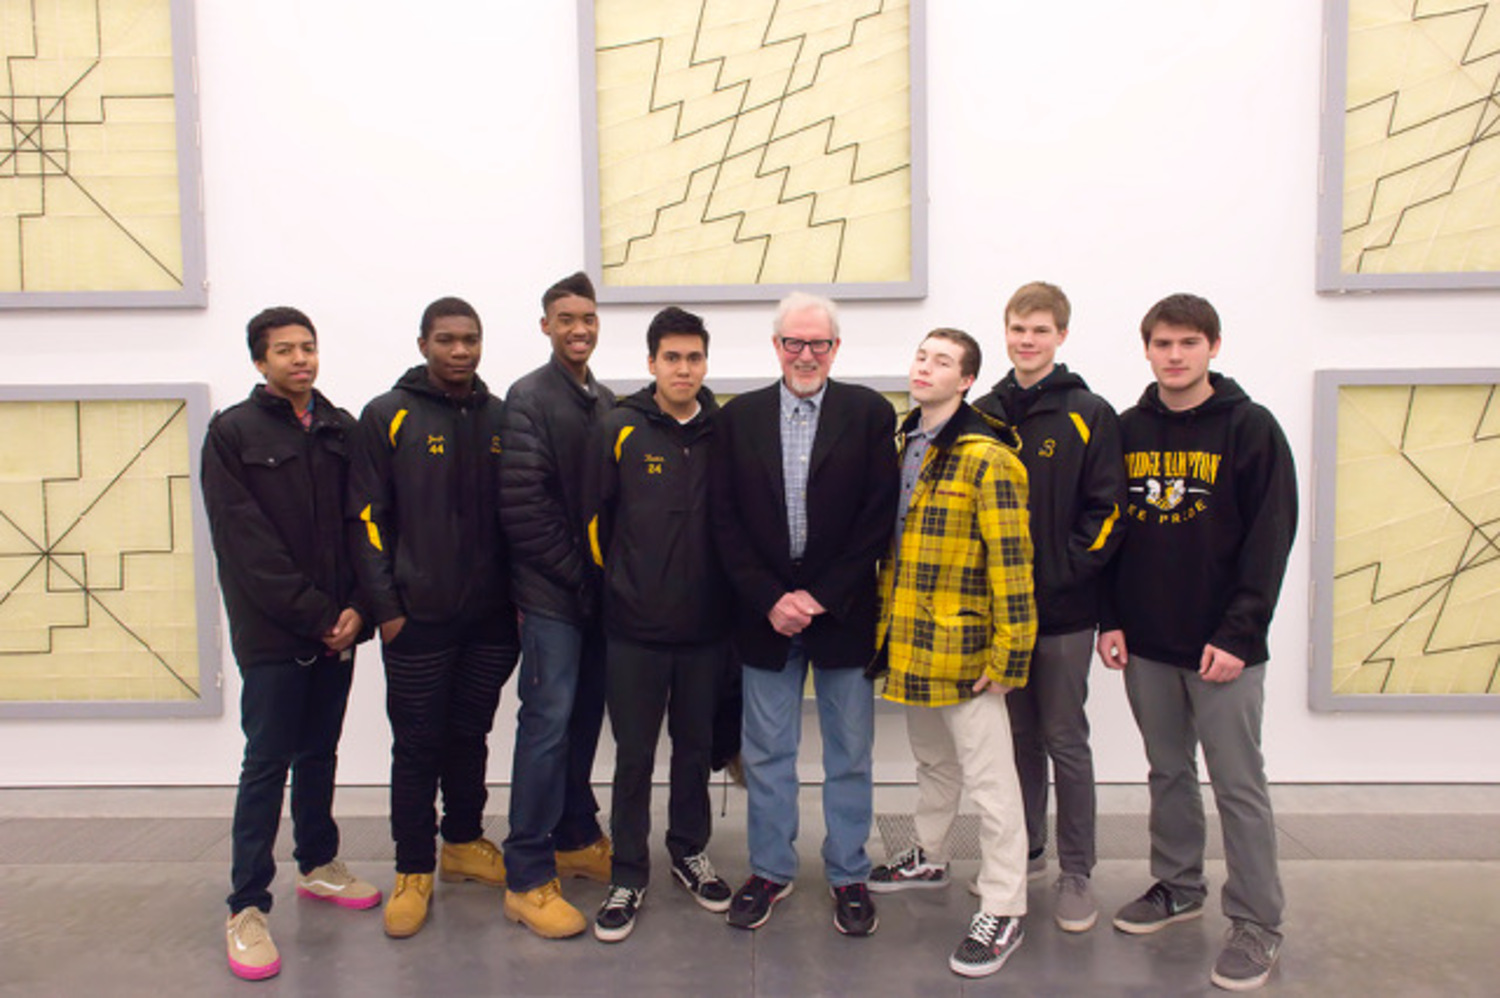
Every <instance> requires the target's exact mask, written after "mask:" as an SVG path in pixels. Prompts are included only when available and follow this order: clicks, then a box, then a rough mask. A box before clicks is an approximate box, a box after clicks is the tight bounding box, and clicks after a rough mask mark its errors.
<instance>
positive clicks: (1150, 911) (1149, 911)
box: [1114, 881, 1203, 936]
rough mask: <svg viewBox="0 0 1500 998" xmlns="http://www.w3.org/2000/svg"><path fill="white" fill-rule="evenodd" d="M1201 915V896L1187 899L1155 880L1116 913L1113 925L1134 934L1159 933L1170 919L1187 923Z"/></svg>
mask: <svg viewBox="0 0 1500 998" xmlns="http://www.w3.org/2000/svg"><path fill="white" fill-rule="evenodd" d="M1202 914H1203V901H1202V899H1201V898H1200V899H1198V900H1190V899H1188V898H1184V897H1178V896H1177V895H1175V894H1173V893H1172V888H1170V887H1168V886H1167V885H1166V884H1163V883H1161V882H1160V881H1158V882H1157V883H1154V884H1152V885H1151V889H1150V890H1148V891H1146V893H1144V894H1142V895H1141V896H1140V897H1138V898H1136V899H1135V900H1134V901H1132V902H1130V903H1129V904H1127V905H1126V906H1125V907H1123V908H1121V909H1120V910H1119V911H1117V912H1115V920H1114V926H1115V928H1117V929H1119V930H1120V931H1121V932H1128V933H1130V934H1131V935H1133V936H1146V935H1150V934H1151V933H1153V932H1160V931H1161V930H1162V929H1165V928H1166V927H1167V926H1169V925H1171V924H1172V923H1173V922H1186V921H1187V920H1188V919H1190V918H1198V917H1200V916H1201V915H1202Z"/></svg>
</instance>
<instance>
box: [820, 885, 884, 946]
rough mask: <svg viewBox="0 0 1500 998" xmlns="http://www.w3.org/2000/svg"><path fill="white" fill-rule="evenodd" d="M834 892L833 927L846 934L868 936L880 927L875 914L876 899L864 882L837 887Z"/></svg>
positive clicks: (878, 918)
mask: <svg viewBox="0 0 1500 998" xmlns="http://www.w3.org/2000/svg"><path fill="white" fill-rule="evenodd" d="M832 894H833V927H834V928H835V929H838V930H839V931H840V932H842V933H843V934H844V935H846V936H868V935H871V934H873V933H874V932H875V930H876V929H878V928H879V927H880V917H879V916H878V915H876V914H875V899H874V898H872V897H870V891H869V888H867V887H865V885H864V884H845V885H844V886H843V887H835V888H833V890H832Z"/></svg>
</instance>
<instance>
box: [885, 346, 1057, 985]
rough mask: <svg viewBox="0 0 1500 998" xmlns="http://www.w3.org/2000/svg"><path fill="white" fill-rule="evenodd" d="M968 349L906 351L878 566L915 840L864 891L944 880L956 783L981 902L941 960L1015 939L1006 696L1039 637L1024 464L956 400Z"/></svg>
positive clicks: (1016, 795) (1020, 842)
mask: <svg viewBox="0 0 1500 998" xmlns="http://www.w3.org/2000/svg"><path fill="white" fill-rule="evenodd" d="M980 358H981V355H980V349H979V344H978V343H976V342H975V341H974V339H973V337H971V336H969V335H968V334H967V333H964V332H961V331H959V330H956V329H938V330H934V331H933V332H932V333H929V334H928V336H927V338H926V339H924V340H923V341H922V343H921V345H920V346H919V347H918V348H917V355H916V358H915V360H913V362H912V366H911V375H910V388H911V397H912V401H913V402H915V403H916V404H917V408H916V409H915V410H914V411H913V412H912V413H911V415H909V416H908V417H907V419H906V421H905V422H904V423H903V424H902V426H901V430H900V432H899V434H898V442H899V446H900V449H901V502H900V505H899V507H898V512H897V518H896V531H895V535H894V540H893V542H892V550H891V554H890V557H888V558H887V559H886V561H885V563H884V565H883V566H882V569H881V580H880V593H881V615H880V624H879V628H878V630H877V632H876V646H877V648H878V649H879V652H878V656H877V659H876V664H877V666H878V667H880V668H888V669H889V675H888V676H887V678H886V686H885V694H884V695H885V698H886V699H887V700H892V701H895V702H897V703H902V704H905V705H906V722H907V733H908V735H909V736H910V739H911V747H912V754H913V755H914V756H915V757H916V761H917V809H916V842H915V843H914V844H913V846H912V847H911V848H910V849H908V850H906V851H905V852H904V853H902V854H900V855H898V856H896V857H894V858H893V859H891V861H890V862H888V863H886V864H885V865H884V866H879V867H876V868H875V869H874V870H873V871H872V872H871V874H870V889H871V890H872V891H877V892H883V891H895V890H903V889H907V888H914V887H943V886H946V885H947V883H948V880H949V877H948V862H947V855H948V841H947V840H948V832H949V829H950V828H951V827H952V825H953V819H954V818H955V817H956V816H957V814H958V803H959V795H960V794H961V793H962V792H965V791H966V792H967V793H968V795H969V798H970V800H971V801H973V803H974V805H975V806H976V807H977V808H978V810H979V813H980V851H981V858H980V867H979V878H978V881H977V884H978V892H979V897H980V909H979V912H978V914H976V915H975V916H974V918H973V919H972V921H971V922H970V925H969V932H968V935H967V936H965V938H964V939H963V941H962V942H960V943H959V945H958V948H957V949H956V950H954V952H953V955H952V956H951V957H950V958H949V961H948V966H949V967H950V968H951V969H952V970H953V971H954V972H955V973H957V974H961V975H963V976H966V977H981V976H984V975H986V974H992V973H994V972H995V971H997V970H999V969H1000V967H1001V966H1002V965H1003V964H1004V963H1005V961H1006V959H1007V958H1008V957H1009V956H1010V954H1011V953H1012V952H1014V951H1015V948H1016V946H1018V945H1019V944H1020V942H1021V936H1022V932H1021V916H1023V915H1024V914H1025V913H1026V827H1025V815H1024V810H1023V807H1022V802H1021V788H1020V782H1019V781H1018V779H1017V777H1016V768H1015V761H1014V753H1013V750H1012V748H1011V734H1010V716H1009V713H1008V712H1007V710H1006V708H1005V694H1006V693H1008V692H1009V691H1010V690H1012V689H1015V688H1017V687H1021V686H1024V685H1025V684H1026V679H1027V673H1028V669H1029V667H1030V662H1031V649H1032V646H1033V644H1035V642H1036V605H1035V602H1034V601H1033V598H1032V576H1031V553H1032V552H1031V531H1030V525H1029V521H1028V517H1027V511H1026V469H1025V467H1024V466H1023V465H1022V464H1021V461H1020V458H1019V457H1017V456H1016V450H1017V447H1018V441H1017V439H1016V436H1015V433H1014V431H1013V430H1011V429H1010V428H1009V427H1007V426H1005V425H1004V424H1001V423H999V422H997V421H995V420H993V419H991V418H989V417H987V416H984V415H982V414H981V413H979V412H978V411H977V410H975V409H973V408H972V407H970V406H969V405H968V404H966V403H965V402H964V394H965V393H966V392H967V391H968V390H969V388H970V387H971V386H972V385H973V384H974V379H975V378H976V377H977V375H978V374H979V365H980Z"/></svg>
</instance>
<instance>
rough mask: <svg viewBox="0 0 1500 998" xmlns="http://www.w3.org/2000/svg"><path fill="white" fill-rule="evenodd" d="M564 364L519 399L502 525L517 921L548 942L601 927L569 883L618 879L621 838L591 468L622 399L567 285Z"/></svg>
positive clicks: (509, 432) (582, 296)
mask: <svg viewBox="0 0 1500 998" xmlns="http://www.w3.org/2000/svg"><path fill="white" fill-rule="evenodd" d="M541 328H542V333H543V334H544V335H546V336H547V338H548V339H549V340H550V341H551V342H552V357H551V358H550V359H549V360H548V361H547V363H545V364H543V365H542V366H541V367H539V368H537V369H536V370H535V371H532V372H531V373H530V374H527V375H525V376H524V377H522V378H520V379H518V380H517V381H516V383H515V384H513V385H511V387H510V396H509V398H508V399H507V400H506V406H505V433H504V443H505V455H504V457H503V458H502V459H501V467H502V468H503V470H504V478H503V480H502V482H501V486H500V519H501V522H502V524H503V525H504V528H505V535H506V537H507V538H508V539H509V541H510V546H511V552H512V568H513V571H514V575H513V577H512V579H511V595H512V597H513V598H514V599H515V602H516V608H517V609H518V610H520V612H521V614H522V618H521V645H522V649H523V650H524V652H525V654H524V656H523V657H522V660H521V681H520V694H521V709H520V712H519V713H518V714H517V717H516V753H515V760H514V764H513V765H514V776H513V777H512V779H511V791H510V834H509V835H508V836H507V837H506V839H505V861H506V863H507V864H508V867H509V880H510V883H509V886H508V887H507V888H506V891H505V914H506V917H507V918H510V919H511V920H513V921H517V922H521V923H522V924H524V925H526V926H527V927H528V928H529V929H531V930H532V931H533V932H535V933H537V934H538V935H540V936H543V937H544V938H548V939H560V938H564V937H567V936H576V935H578V934H579V933H580V932H582V931H583V930H584V929H586V928H588V920H587V919H586V918H584V916H583V912H581V911H579V910H578V909H577V908H575V907H573V905H571V904H570V903H568V901H567V899H566V898H564V897H563V896H562V885H561V882H560V877H569V876H576V877H588V878H590V879H593V880H598V881H601V882H606V883H607V882H608V881H609V875H610V873H609V864H610V846H609V839H608V837H607V836H605V834H604V832H603V830H601V829H600V827H599V819H598V817H597V814H598V811H599V805H598V802H597V801H595V800H594V791H593V788H592V787H591V786H590V785H589V778H590V775H591V773H592V772H593V768H594V752H595V750H596V749H597V747H598V744H599V730H600V728H601V727H602V725H603V723H604V631H603V630H602V629H601V628H600V626H599V605H598V604H599V596H598V592H597V588H598V586H597V581H596V579H595V576H594V571H593V567H592V559H591V558H590V557H589V550H588V541H587V539H586V538H585V537H584V530H583V528H584V519H583V489H584V484H583V480H584V466H585V464H586V463H587V459H588V455H589V448H588V443H589V438H590V435H591V434H592V432H593V429H594V427H595V426H596V425H597V424H598V422H599V420H600V419H601V418H603V416H604V414H605V413H606V412H608V411H609V410H610V409H613V408H614V405H615V397H614V394H613V393H612V392H611V391H610V390H609V389H608V388H605V387H604V386H603V385H601V384H599V382H597V381H596V380H594V375H593V373H592V372H591V371H590V370H589V357H591V356H592V355H593V353H594V347H595V345H596V344H597V343H598V341H599V313H598V309H597V308H596V307H595V304H594V285H593V283H592V282H591V281H590V280H589V278H588V275H587V274H583V273H577V274H573V275H571V276H568V277H565V278H563V279H562V280H560V281H558V282H557V283H556V284H554V285H552V287H550V288H548V289H547V290H546V291H545V292H544V293H543V294H542V319H541Z"/></svg>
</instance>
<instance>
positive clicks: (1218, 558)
mask: <svg viewBox="0 0 1500 998" xmlns="http://www.w3.org/2000/svg"><path fill="white" fill-rule="evenodd" d="M1141 338H1142V339H1143V340H1144V341H1145V344H1146V359H1147V360H1149V361H1150V362H1151V370H1152V373H1153V374H1155V375H1156V382H1155V384H1152V385H1150V386H1148V387H1147V388H1146V391H1145V393H1144V394H1143V395H1142V396H1141V400H1140V401H1139V402H1137V403H1136V405H1135V406H1134V407H1133V408H1131V409H1127V410H1126V411H1125V413H1124V414H1123V415H1122V416H1121V417H1120V428H1121V432H1122V436H1123V440H1124V448H1125V467H1126V474H1127V476H1128V477H1129V488H1130V497H1129V500H1128V506H1127V508H1126V516H1127V517H1128V519H1129V523H1130V529H1129V530H1128V531H1126V534H1125V540H1124V543H1123V544H1122V545H1121V547H1120V554H1119V557H1118V558H1116V559H1115V562H1114V564H1113V566H1112V569H1111V574H1112V575H1113V577H1114V584H1113V585H1112V586H1110V587H1107V589H1106V600H1105V605H1104V612H1103V619H1102V620H1101V623H1100V632H1101V633H1100V635H1099V655H1100V657H1101V658H1103V659H1104V664H1105V665H1107V666H1109V667H1110V668H1112V669H1123V670H1124V671H1125V691H1126V693H1127V695H1128V696H1129V698H1130V707H1131V710H1132V712H1133V713H1134V714H1135V720H1136V725H1137V726H1138V727H1139V728H1140V730H1141V738H1142V740H1143V741H1144V742H1145V746H1146V757H1147V760H1148V761H1149V763H1150V766H1151V773H1150V788H1151V875H1152V876H1153V877H1154V878H1155V880H1156V883H1155V884H1153V885H1152V887H1151V889H1150V890H1148V891H1147V892H1146V893H1145V894H1144V895H1143V896H1141V897H1140V898H1138V899H1136V900H1135V901H1132V902H1130V903H1129V904H1127V905H1125V906H1124V907H1123V908H1121V909H1120V910H1119V912H1118V913H1117V914H1116V915H1115V918H1114V925H1115V928H1117V929H1119V930H1121V931H1122V932H1129V933H1134V934H1146V933H1152V932H1156V931H1158V930H1160V929H1163V928H1165V927H1166V926H1168V925H1170V924H1172V923H1173V922H1181V921H1185V920H1187V919H1191V918H1197V917H1198V916H1199V915H1201V914H1202V913H1203V900H1204V897H1205V895H1206V894H1207V887H1206V883H1205V881H1204V878H1203V849H1204V817H1203V800H1202V797H1201V795H1200V792H1199V788H1198V765H1197V753H1196V746H1197V745H1199V744H1201V745H1202V746H1203V758H1204V762H1206V763H1207V765H1208V775H1209V779H1210V780H1211V781H1212V783H1213V788H1214V799H1215V800H1216V801H1217V802H1218V805H1219V818H1220V822H1221V824H1222V826H1223V831H1224V858H1225V864H1226V866H1227V867H1228V876H1227V877H1226V878H1225V881H1224V892H1223V904H1224V914H1226V915H1228V916H1229V918H1230V921H1231V923H1232V924H1231V927H1230V929H1229V934H1228V937H1227V940H1226V942H1225V945H1224V949H1223V951H1222V952H1221V953H1220V955H1219V958H1218V961H1217V962H1216V963H1215V964H1214V969H1213V973H1212V975H1211V977H1210V980H1212V982H1213V983H1214V984H1216V985H1218V986H1219V987H1222V988H1226V989H1229V990H1233V991H1247V990H1250V989H1252V988H1258V987H1260V986H1261V985H1262V984H1264V983H1265V980H1266V977H1267V976H1268V975H1269V974H1270V972H1271V968H1272V967H1273V966H1274V965H1275V963H1276V958H1277V955H1278V954H1279V951H1280V947H1281V933H1280V931H1279V926H1280V924H1281V912H1282V904H1283V899H1282V891H1281V878H1280V875H1279V873H1278V870H1277V860H1276V825H1275V820H1274V818H1273V816H1272V814H1271V798H1270V794H1269V793H1268V791H1267V787H1266V772H1265V761H1264V759H1263V758H1262V756H1261V751H1260V727H1261V715H1262V710H1263V707H1264V701H1265V673H1266V669H1265V665H1266V660H1267V659H1268V658H1269V657H1270V654H1269V651H1268V649H1267V647H1266V632H1267V631H1268V629H1269V628H1270V625H1271V613H1272V611H1273V610H1274V609H1275V607H1276V597H1277V595H1278V594H1279V593H1280V591H1281V579H1282V575H1283V574H1284V573H1285V571H1286V563H1287V556H1288V553H1289V552H1290V550H1291V547H1292V538H1293V535H1294V534H1295V532H1296V527H1297V480H1296V472H1295V469H1294V468H1293V466H1292V454H1291V450H1290V448H1288V447H1287V442H1286V437H1285V436H1283V435H1282V432H1281V427H1280V426H1278V425H1277V423H1276V419H1275V417H1274V416H1272V415H1271V414H1270V413H1269V412H1267V411H1266V410H1265V409H1264V408H1262V407H1261V406H1258V405H1256V404H1255V403H1253V402H1251V401H1250V398H1249V396H1247V395H1246V394H1245V393H1244V391H1242V390H1241V389H1240V387H1239V385H1237V384H1235V383H1234V382H1233V381H1232V380H1230V379H1229V378H1226V377H1224V376H1222V375H1219V374H1214V373H1210V371H1209V370H1208V364H1209V361H1210V360H1211V359H1212V358H1214V357H1215V356H1217V355H1218V352H1219V316H1218V313H1217V312H1215V311H1214V308H1213V306H1212V305H1210V304H1209V303H1208V302H1207V301H1205V300H1203V299H1202V298H1199V297H1197V296H1195V295H1186V294H1177V295H1171V296H1170V297H1167V298H1164V299H1162V300H1161V301H1159V302H1157V303H1156V304H1155V305H1154V306H1152V308H1151V310H1150V311H1149V312H1147V313H1146V317H1145V319H1143V320H1142V321H1141Z"/></svg>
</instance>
